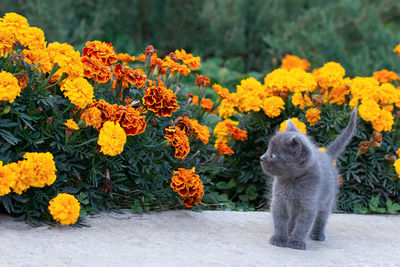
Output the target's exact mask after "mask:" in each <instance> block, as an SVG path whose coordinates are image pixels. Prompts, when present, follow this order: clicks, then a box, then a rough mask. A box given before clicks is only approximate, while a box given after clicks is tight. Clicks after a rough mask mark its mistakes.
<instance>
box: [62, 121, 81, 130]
mask: <svg viewBox="0 0 400 267" xmlns="http://www.w3.org/2000/svg"><path fill="white" fill-rule="evenodd" d="M64 125H65V126H67V128H68V129H71V130H79V126H78V124H76V122H75V121H74V120H72V119H69V120H67V121H66V122H65V123H64Z"/></svg>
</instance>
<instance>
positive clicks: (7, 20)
mask: <svg viewBox="0 0 400 267" xmlns="http://www.w3.org/2000/svg"><path fill="white" fill-rule="evenodd" d="M0 22H1V26H7V27H9V28H11V29H13V30H14V32H17V31H19V30H21V29H23V28H27V27H29V24H28V20H27V19H26V18H25V17H23V16H21V15H19V14H17V13H14V12H9V13H6V14H5V15H4V17H3V18H2V19H0Z"/></svg>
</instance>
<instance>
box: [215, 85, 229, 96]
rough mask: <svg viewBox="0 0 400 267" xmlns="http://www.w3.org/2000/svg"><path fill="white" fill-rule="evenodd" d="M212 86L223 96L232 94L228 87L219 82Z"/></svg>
mask: <svg viewBox="0 0 400 267" xmlns="http://www.w3.org/2000/svg"><path fill="white" fill-rule="evenodd" d="M212 88H213V89H214V91H215V92H217V94H218V95H219V96H220V97H221V98H228V97H229V95H230V92H229V90H228V89H226V88H222V86H221V85H219V84H216V83H215V84H213V85H212Z"/></svg>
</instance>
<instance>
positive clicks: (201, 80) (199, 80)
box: [195, 73, 210, 87]
mask: <svg viewBox="0 0 400 267" xmlns="http://www.w3.org/2000/svg"><path fill="white" fill-rule="evenodd" d="M195 84H196V86H198V87H207V86H209V85H210V79H209V78H207V77H206V76H203V75H198V74H197V73H196V80H195Z"/></svg>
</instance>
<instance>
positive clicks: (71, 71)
mask: <svg viewBox="0 0 400 267" xmlns="http://www.w3.org/2000/svg"><path fill="white" fill-rule="evenodd" d="M47 51H48V53H49V57H50V61H51V62H52V65H51V66H52V67H53V65H54V64H55V63H57V64H58V66H59V67H60V69H58V70H57V71H56V73H55V74H54V75H53V77H52V80H58V79H60V78H61V76H62V74H63V73H66V74H67V75H68V78H69V79H74V78H79V77H82V76H83V64H82V62H81V56H80V53H79V51H75V49H74V47H73V46H71V45H69V44H66V43H63V44H60V43H58V42H54V43H51V44H49V45H48V46H47Z"/></svg>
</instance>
